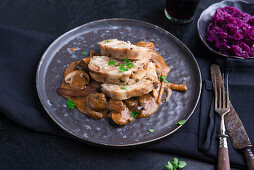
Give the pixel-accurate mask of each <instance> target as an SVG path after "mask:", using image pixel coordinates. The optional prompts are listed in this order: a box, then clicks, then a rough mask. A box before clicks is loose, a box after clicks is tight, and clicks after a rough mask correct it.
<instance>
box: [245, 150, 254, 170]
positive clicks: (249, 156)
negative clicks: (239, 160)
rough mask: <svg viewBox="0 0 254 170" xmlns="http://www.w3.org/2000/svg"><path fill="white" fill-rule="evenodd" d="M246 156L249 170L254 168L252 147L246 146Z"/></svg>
mask: <svg viewBox="0 0 254 170" xmlns="http://www.w3.org/2000/svg"><path fill="white" fill-rule="evenodd" d="M243 152H244V157H245V160H246V163H247V166H248V169H249V170H254V155H253V153H252V151H251V147H248V148H245V149H244V150H243Z"/></svg>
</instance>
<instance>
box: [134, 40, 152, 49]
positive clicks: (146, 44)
mask: <svg viewBox="0 0 254 170" xmlns="http://www.w3.org/2000/svg"><path fill="white" fill-rule="evenodd" d="M134 45H136V46H139V47H146V48H149V49H151V50H154V49H155V45H154V43H153V42H151V41H139V42H136V43H134Z"/></svg>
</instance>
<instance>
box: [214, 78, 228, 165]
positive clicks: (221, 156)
mask: <svg viewBox="0 0 254 170" xmlns="http://www.w3.org/2000/svg"><path fill="white" fill-rule="evenodd" d="M217 80H218V79H217ZM226 85H227V89H226V91H225V86H224V74H223V78H222V82H216V79H215V86H214V94H215V112H217V113H219V114H220V116H221V123H220V135H219V148H218V170H230V164H229V156H228V144H227V138H228V135H226V129H225V123H224V116H225V115H226V114H227V113H228V112H229V111H230V105H229V93H228V75H227V82H226ZM217 88H218V89H217Z"/></svg>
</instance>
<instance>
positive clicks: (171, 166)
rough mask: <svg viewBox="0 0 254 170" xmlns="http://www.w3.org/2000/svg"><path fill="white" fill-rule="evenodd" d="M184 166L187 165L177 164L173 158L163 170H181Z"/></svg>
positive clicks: (176, 160) (183, 162) (176, 159)
mask: <svg viewBox="0 0 254 170" xmlns="http://www.w3.org/2000/svg"><path fill="white" fill-rule="evenodd" d="M178 163H179V164H178ZM186 165H187V163H186V162H185V161H179V162H178V158H174V159H173V161H172V162H169V161H168V164H167V165H165V166H164V169H165V170H177V169H183V168H184V167H185V166H186Z"/></svg>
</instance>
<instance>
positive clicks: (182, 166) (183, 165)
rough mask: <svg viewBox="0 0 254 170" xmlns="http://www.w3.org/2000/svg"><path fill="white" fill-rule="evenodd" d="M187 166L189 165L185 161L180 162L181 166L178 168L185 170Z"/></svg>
mask: <svg viewBox="0 0 254 170" xmlns="http://www.w3.org/2000/svg"><path fill="white" fill-rule="evenodd" d="M186 165H187V163H186V162H185V161H180V162H179V165H178V168H180V169H182V168H184V167H185V166H186Z"/></svg>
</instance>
